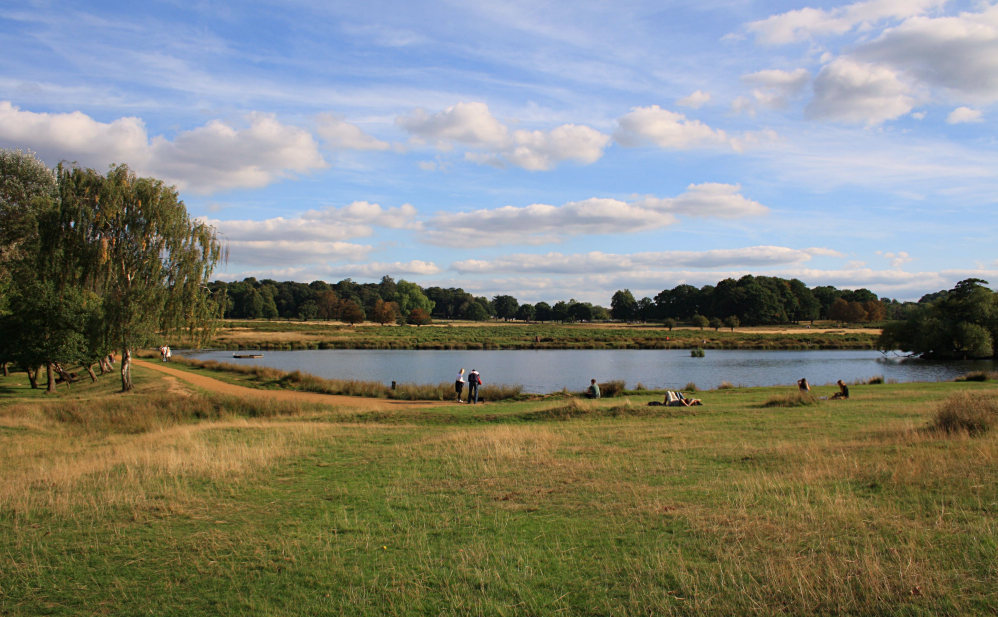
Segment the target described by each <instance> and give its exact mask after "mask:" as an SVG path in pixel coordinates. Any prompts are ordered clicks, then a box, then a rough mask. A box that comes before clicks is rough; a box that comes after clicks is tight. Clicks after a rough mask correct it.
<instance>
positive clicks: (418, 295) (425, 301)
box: [395, 279, 433, 317]
mask: <svg viewBox="0 0 998 617" xmlns="http://www.w3.org/2000/svg"><path fill="white" fill-rule="evenodd" d="M395 294H396V298H397V300H396V301H397V302H398V305H399V310H400V311H402V316H403V317H408V316H409V313H411V312H412V311H413V310H414V309H423V310H424V311H426V312H427V313H432V312H433V301H432V300H430V299H429V298H427V297H426V295H425V294H424V293H423V289H422V288H421V287H420V286H419V285H417V284H416V283H410V282H409V281H407V280H404V279H403V280H400V281H399V282H398V283H396V285H395Z"/></svg>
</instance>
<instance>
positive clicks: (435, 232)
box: [425, 183, 769, 247]
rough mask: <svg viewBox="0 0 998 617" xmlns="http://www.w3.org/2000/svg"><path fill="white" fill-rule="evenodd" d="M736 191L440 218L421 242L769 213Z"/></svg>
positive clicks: (697, 189) (466, 241)
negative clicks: (679, 216)
mask: <svg viewBox="0 0 998 617" xmlns="http://www.w3.org/2000/svg"><path fill="white" fill-rule="evenodd" d="M740 190H741V187H740V186H739V185H732V184H717V183H705V184H691V185H690V186H689V187H688V188H687V190H686V192H684V193H683V194H681V195H679V196H678V197H667V198H656V197H645V198H642V199H639V200H637V201H634V202H631V203H627V202H624V201H620V200H618V199H605V198H595V197H594V198H591V199H586V200H584V201H576V202H570V203H567V204H564V205H561V206H551V205H545V204H533V205H530V206H525V207H515V206H505V207H502V208H496V209H494V210H477V211H474V212H456V213H455V212H447V213H440V214H437V215H436V216H434V217H433V219H431V220H430V222H429V224H428V228H429V229H430V231H429V232H428V233H427V234H426V235H425V238H426V240H428V241H429V242H430V243H432V244H437V245H443V246H468V247H472V246H495V245H499V244H546V243H551V242H558V241H560V239H561V238H562V237H565V236H575V235H582V234H592V235H595V234H617V233H633V232H640V231H647V230H650V229H659V228H661V227H666V226H668V225H672V224H674V223H676V222H677V218H676V215H677V214H681V215H685V216H694V217H714V218H737V217H744V216H758V215H762V214H765V213H767V212H768V211H769V210H768V208H766V207H765V206H763V205H762V204H760V203H758V202H756V201H752V200H750V199H747V198H746V197H744V196H743V195H741V194H740V193H739V191H740Z"/></svg>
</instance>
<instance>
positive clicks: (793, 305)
mask: <svg viewBox="0 0 998 617" xmlns="http://www.w3.org/2000/svg"><path fill="white" fill-rule="evenodd" d="M210 288H211V290H212V291H214V292H217V293H218V294H219V295H221V296H223V297H224V298H225V301H224V314H225V317H227V318H233V319H260V318H265V319H277V318H282V319H298V320H310V319H322V320H342V321H346V322H349V323H359V322H361V321H374V322H380V323H395V322H398V323H405V322H407V321H410V320H409V317H410V315H411V313H412V311H414V310H417V309H419V310H420V311H422V312H425V313H426V314H427V315H428V316H429V317H435V318H439V319H466V320H470V321H486V320H489V319H496V320H504V321H509V320H519V321H538V322H551V321H554V322H568V323H571V322H591V321H607V320H611V319H613V320H617V321H625V322H634V321H642V322H648V321H660V322H663V323H666V324H670V323H671V324H673V325H676V324H678V323H680V322H682V323H691V324H694V325H700V326H701V327H708V326H710V327H714V328H721V327H729V328H735V327H738V326H739V325H771V324H784V323H791V322H792V323H800V322H803V321H814V320H816V319H830V320H835V321H840V322H849V323H857V322H878V323H879V322H883V321H886V320H889V319H903V318H905V317H906V316H907V315H908V314H909V313H910V312H911V311H912V310H913V308H914V307H915V306H917V303H912V302H908V303H900V302H898V301H897V300H892V299H890V298H878V297H877V296H876V294H874V293H873V292H872V291H870V290H868V289H855V290H851V289H837V288H835V287H831V286H821V287H814V288H809V287H807V285H805V284H804V283H803V282H801V281H799V280H797V279H789V280H788V279H783V278H778V277H771V276H751V275H748V276H743V277H742V278H740V279H737V280H735V279H725V280H723V281H720V282H719V283H717V285H705V286H703V287H700V288H697V287H694V286H692V285H679V286H677V287H674V288H672V289H666V290H663V291H662V292H661V293H659V294H658V295H656V296H655V298H654V299H653V298H647V297H645V298H641V299H640V300H637V299H635V298H634V295H633V294H632V293H631V291H630V290H628V289H623V290H619V291H617V292H615V293H614V294H613V297H612V298H611V300H610V308H609V309H607V308H604V307H602V306H599V305H594V304H592V303H589V302H579V301H577V300H575V299H570V300H567V301H564V300H563V301H558V302H555V303H554V304H549V303H547V302H538V303H537V304H520V302H519V300H517V299H516V298H515V297H514V296H511V295H503V294H500V295H495V296H493V297H492V298H491V299H489V298H486V297H482V296H475V295H473V294H471V293H468V292H466V291H464V290H463V289H461V288H453V287H452V288H442V287H427V288H422V287H420V286H419V285H417V284H416V283H412V282H409V281H405V280H400V281H398V282H396V281H395V280H394V279H392V278H391V277H390V276H385V277H383V278H382V279H381V282H379V283H357V282H355V281H352V280H351V279H344V280H342V281H340V282H338V283H326V282H324V281H313V282H311V283H308V284H305V283H296V282H292V281H284V282H278V281H274V280H269V279H265V280H260V281H258V280H257V279H255V278H247V279H244V280H243V281H239V282H234V283H225V282H221V281H216V282H214V283H212V284H211V285H210ZM927 298H928V296H927ZM924 300H925V299H923V301H924ZM701 319H702V320H703V323H700V322H701Z"/></svg>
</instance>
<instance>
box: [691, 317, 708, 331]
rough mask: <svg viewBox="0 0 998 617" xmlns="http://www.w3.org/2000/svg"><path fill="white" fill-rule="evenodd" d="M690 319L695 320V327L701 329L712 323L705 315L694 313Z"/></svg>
mask: <svg viewBox="0 0 998 617" xmlns="http://www.w3.org/2000/svg"><path fill="white" fill-rule="evenodd" d="M690 321H692V322H693V325H694V326H695V327H697V328H700V329H701V330H703V329H704V328H706V327H707V326H709V325H710V320H709V319H707V318H706V317H704V316H703V315H694V316H693V319H692V320H690Z"/></svg>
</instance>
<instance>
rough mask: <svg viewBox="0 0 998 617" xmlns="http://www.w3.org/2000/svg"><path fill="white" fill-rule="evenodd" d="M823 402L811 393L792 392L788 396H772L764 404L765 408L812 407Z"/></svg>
mask: <svg viewBox="0 0 998 617" xmlns="http://www.w3.org/2000/svg"><path fill="white" fill-rule="evenodd" d="M820 404H821V400H819V399H818V397H816V396H815V395H813V394H811V393H809V392H800V391H797V392H790V393H787V394H777V395H776V396H771V397H770V398H769V399H768V400H767V401H766V402H765V403H763V404H762V406H763V407H809V406H811V405H820Z"/></svg>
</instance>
